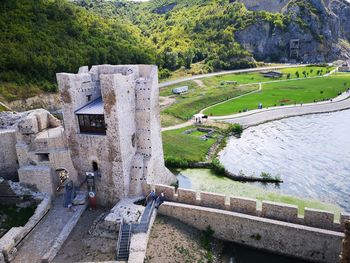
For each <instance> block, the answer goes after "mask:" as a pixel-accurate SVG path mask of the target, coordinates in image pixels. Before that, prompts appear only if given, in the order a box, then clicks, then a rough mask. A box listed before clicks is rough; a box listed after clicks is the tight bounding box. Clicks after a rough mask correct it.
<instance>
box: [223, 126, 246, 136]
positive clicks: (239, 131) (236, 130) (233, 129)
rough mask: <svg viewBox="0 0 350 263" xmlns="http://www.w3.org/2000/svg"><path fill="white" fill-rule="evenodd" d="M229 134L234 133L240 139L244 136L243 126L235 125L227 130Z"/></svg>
mask: <svg viewBox="0 0 350 263" xmlns="http://www.w3.org/2000/svg"><path fill="white" fill-rule="evenodd" d="M227 132H228V133H233V134H234V135H235V136H238V137H239V136H241V135H242V132H243V127H242V125H240V124H238V123H234V124H232V125H231V126H230V127H229V128H228V129H227Z"/></svg>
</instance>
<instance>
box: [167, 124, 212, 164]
mask: <svg viewBox="0 0 350 263" xmlns="http://www.w3.org/2000/svg"><path fill="white" fill-rule="evenodd" d="M192 128H194V127H193V126H188V127H186V128H182V129H178V130H171V131H165V132H162V137H163V149H164V156H165V159H167V158H181V159H183V160H186V161H189V162H200V161H204V160H205V157H206V155H207V153H208V151H209V149H210V147H211V146H212V145H213V144H214V143H215V141H216V139H215V138H210V139H208V140H207V141H204V140H202V139H200V136H201V135H204V134H205V133H202V132H198V131H195V132H193V133H191V134H184V133H183V132H184V131H186V130H189V129H192Z"/></svg>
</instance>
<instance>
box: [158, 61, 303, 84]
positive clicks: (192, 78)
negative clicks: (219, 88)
mask: <svg viewBox="0 0 350 263" xmlns="http://www.w3.org/2000/svg"><path fill="white" fill-rule="evenodd" d="M306 66H307V64H304V65H290V64H287V65H284V66H271V67H263V68H249V69H238V70H227V71H221V72H215V73H208V74H202V75H196V76H192V77H188V78H182V79H176V80H170V81H166V82H162V83H159V88H164V87H167V86H171V85H175V84H178V83H181V82H185V81H190V80H195V79H203V78H210V77H215V76H221V75H227V74H233V73H246V72H255V71H264V70H276V69H284V68H295V67H306Z"/></svg>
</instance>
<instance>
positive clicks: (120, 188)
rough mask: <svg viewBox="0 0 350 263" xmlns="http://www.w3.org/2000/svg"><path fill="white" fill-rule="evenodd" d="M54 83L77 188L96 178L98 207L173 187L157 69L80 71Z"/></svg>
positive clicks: (62, 75) (95, 68)
mask: <svg viewBox="0 0 350 263" xmlns="http://www.w3.org/2000/svg"><path fill="white" fill-rule="evenodd" d="M57 81H58V86H59V90H60V93H61V99H62V108H63V120H64V127H65V134H66V136H67V141H68V147H69V148H70V152H71V157H72V160H73V165H74V167H75V169H76V170H77V172H78V176H79V179H80V181H81V182H83V181H84V180H85V176H86V173H87V172H94V174H95V185H96V193H97V197H98V200H99V203H101V204H104V205H108V204H114V203H115V202H116V201H117V200H118V199H121V198H123V197H126V196H138V195H141V194H142V188H143V185H144V183H146V182H148V183H161V184H170V183H172V182H173V181H175V177H174V175H173V174H172V173H171V172H170V171H169V170H168V169H167V168H166V167H165V166H164V158H163V148H162V141H161V126H160V110H159V102H158V99H159V98H158V97H159V89H158V70H157V67H156V66H151V65H129V66H126V65H125V66H113V65H100V66H93V67H92V68H91V69H90V71H89V70H88V67H81V68H80V69H79V72H78V74H68V73H58V74H57Z"/></svg>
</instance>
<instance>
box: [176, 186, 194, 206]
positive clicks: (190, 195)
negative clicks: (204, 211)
mask: <svg viewBox="0 0 350 263" xmlns="http://www.w3.org/2000/svg"><path fill="white" fill-rule="evenodd" d="M177 201H178V202H179V203H184V204H195V205H197V204H198V202H197V192H196V191H193V190H188V189H181V188H179V189H177Z"/></svg>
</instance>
